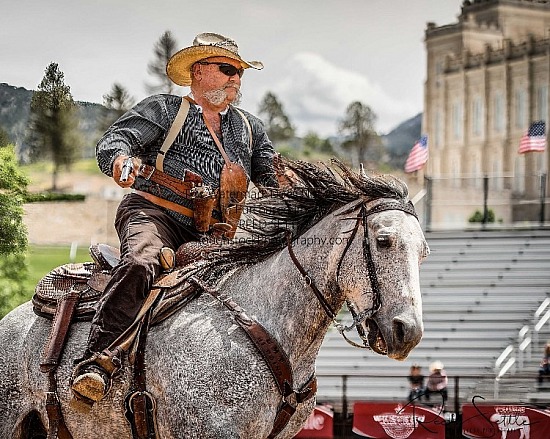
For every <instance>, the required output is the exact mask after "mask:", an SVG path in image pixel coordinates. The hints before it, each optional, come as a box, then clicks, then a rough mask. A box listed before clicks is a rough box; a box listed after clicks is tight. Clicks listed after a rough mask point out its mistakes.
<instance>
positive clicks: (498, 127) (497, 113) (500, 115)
mask: <svg viewBox="0 0 550 439" xmlns="http://www.w3.org/2000/svg"><path fill="white" fill-rule="evenodd" d="M493 106H494V108H493V129H494V130H495V132H497V133H501V132H503V131H504V96H503V94H502V92H496V93H495V95H494V97H493Z"/></svg>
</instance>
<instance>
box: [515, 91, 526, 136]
mask: <svg viewBox="0 0 550 439" xmlns="http://www.w3.org/2000/svg"><path fill="white" fill-rule="evenodd" d="M526 98H527V95H526V93H525V90H516V107H515V109H516V121H515V122H516V128H517V129H523V128H525V127H526V125H527V111H526V110H527V99H526Z"/></svg>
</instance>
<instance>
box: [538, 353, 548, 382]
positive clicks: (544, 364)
mask: <svg viewBox="0 0 550 439" xmlns="http://www.w3.org/2000/svg"><path fill="white" fill-rule="evenodd" d="M547 376H550V342H548V343H546V346H545V347H544V355H543V356H542V360H540V367H539V376H538V384H539V388H540V387H541V386H542V383H543V381H544V377H547Z"/></svg>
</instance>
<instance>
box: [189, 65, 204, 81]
mask: <svg viewBox="0 0 550 439" xmlns="http://www.w3.org/2000/svg"><path fill="white" fill-rule="evenodd" d="M191 76H192V78H194V79H196V80H197V81H200V80H201V79H202V71H201V65H200V64H199V63H195V64H193V65H192V66H191Z"/></svg>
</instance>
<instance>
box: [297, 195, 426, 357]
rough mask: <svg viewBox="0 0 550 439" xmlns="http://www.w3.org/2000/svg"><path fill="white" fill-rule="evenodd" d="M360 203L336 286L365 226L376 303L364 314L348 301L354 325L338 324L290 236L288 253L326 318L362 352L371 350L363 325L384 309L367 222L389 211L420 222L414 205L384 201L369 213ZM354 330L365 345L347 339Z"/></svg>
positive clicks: (366, 254)
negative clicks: (355, 242) (396, 211)
mask: <svg viewBox="0 0 550 439" xmlns="http://www.w3.org/2000/svg"><path fill="white" fill-rule="evenodd" d="M359 203H360V207H359V212H358V213H357V216H355V217H352V218H344V219H353V220H355V225H354V227H353V229H351V235H350V237H349V239H348V240H347V243H346V247H345V248H344V251H343V252H342V256H340V259H339V261H338V265H337V268H336V281H337V282H336V283H337V285H338V284H339V283H338V279H339V276H340V270H341V268H342V262H343V261H344V258H345V256H346V253H347V251H348V250H349V248H350V246H351V244H352V243H353V240H354V239H355V236H356V235H357V231H358V230H359V227H360V226H361V225H362V226H363V259H364V260H365V262H366V264H367V274H368V277H369V281H370V285H371V289H372V294H373V299H372V306H371V307H370V308H368V309H366V310H363V311H361V312H357V310H356V307H355V305H354V304H353V303H351V302H350V301H349V300H347V299H346V304H347V306H348V309H349V311H350V314H351V315H352V317H353V322H352V323H351V325H349V326H345V325H342V323H340V322H338V321H337V320H336V317H337V313H336V312H335V311H334V310H333V309H332V307H331V306H330V304H329V303H328V301H327V299H326V298H325V295H324V294H323V293H322V292H321V291H320V290H319V288H318V287H317V285H316V284H315V281H314V280H313V279H312V278H311V276H310V275H309V274H308V272H307V271H306V270H305V269H304V267H303V266H302V265H301V264H300V262H299V261H298V259H297V258H296V254H295V253H294V250H293V249H292V240H291V237H290V234H289V235H287V248H288V253H289V254H290V258H291V259H292V262H294V265H295V266H296V268H297V269H298V271H299V272H300V274H301V275H302V277H303V278H304V280H305V283H306V285H308V286H309V287H310V288H311V290H312V291H313V293H314V294H315V297H317V300H318V301H319V303H320V304H321V307H322V308H323V310H324V311H325V313H326V315H327V316H328V317H329V318H330V319H331V320H332V322H333V324H334V326H335V328H336V329H337V330H338V332H339V333H340V334H341V335H342V337H344V339H345V340H346V341H347V342H348V343H349V344H351V345H352V346H354V347H358V348H362V349H371V347H370V345H369V342H368V338H367V334H366V333H365V330H364V328H363V326H362V325H363V322H364V321H365V320H367V319H370V318H372V317H373V316H374V315H375V314H376V313H377V312H378V311H379V310H380V307H381V306H382V300H381V294H380V284H379V282H378V276H377V274H376V266H375V264H374V259H373V258H372V250H371V245H370V240H369V230H368V229H369V228H368V224H367V218H368V217H369V216H370V215H373V214H375V213H380V212H383V211H386V210H400V211H402V212H405V213H408V214H409V215H412V216H414V217H415V218H416V219H417V220H418V216H417V214H416V211H415V210H414V206H413V204H412V202H411V201H409V202H407V203H404V202H400V201H397V200H396V201H383V202H381V203H378V204H376V205H374V206H373V207H371V208H370V209H367V205H366V204H367V203H366V202H365V201H363V200H361V201H359ZM356 207H357V204H354V205H353V206H351V207H350V208H349V209H347V210H346V211H345V212H341V213H340V214H339V215H345V214H347V213H349V212H351V211H353V210H355V208H356ZM353 328H355V329H356V330H357V333H358V335H359V337H360V338H361V341H362V342H363V344H362V345H360V344H357V343H355V342H354V341H352V340H350V339H349V338H348V337H347V336H346V334H345V333H346V332H348V331H351V330H352V329H353Z"/></svg>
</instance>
